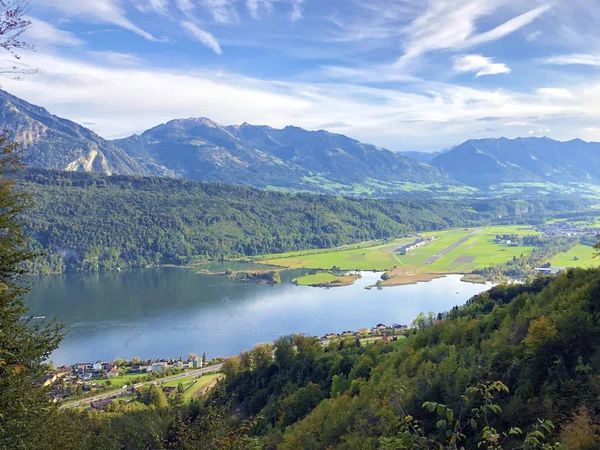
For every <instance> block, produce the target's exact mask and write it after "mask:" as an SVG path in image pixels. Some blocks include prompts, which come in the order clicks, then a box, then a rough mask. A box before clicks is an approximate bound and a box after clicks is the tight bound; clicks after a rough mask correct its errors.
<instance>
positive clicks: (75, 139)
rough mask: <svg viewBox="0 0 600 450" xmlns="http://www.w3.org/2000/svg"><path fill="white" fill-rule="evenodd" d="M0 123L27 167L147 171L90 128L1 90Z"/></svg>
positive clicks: (95, 170)
mask: <svg viewBox="0 0 600 450" xmlns="http://www.w3.org/2000/svg"><path fill="white" fill-rule="evenodd" d="M0 126H1V127H2V128H3V129H4V130H6V131H7V132H8V133H9V135H10V136H12V137H14V139H15V140H16V141H17V142H20V143H21V146H22V155H23V161H24V162H25V163H26V164H27V165H29V166H31V167H39V168H46V169H57V170H70V171H77V170H80V171H86V172H101V173H104V174H107V175H111V174H117V173H118V174H144V175H146V174H149V173H148V171H147V170H146V169H145V168H144V166H143V165H141V164H140V163H138V162H136V161H135V160H134V159H133V158H131V157H130V156H128V155H127V154H126V153H125V152H124V151H123V150H121V149H120V148H119V147H117V146H115V145H114V144H112V143H111V142H109V141H107V140H105V139H103V138H101V137H100V136H98V135H97V134H96V133H94V132H93V131H91V130H89V129H87V128H85V127H82V126H81V125H78V124H76V123H74V122H71V121H70V120H66V119H61V118H59V117H57V116H54V115H52V114H50V113H49V112H48V111H47V110H46V109H44V108H41V107H39V106H35V105H32V104H30V103H27V102H26V101H24V100H21V99H19V98H17V97H15V96H13V95H10V94H9V93H7V92H5V91H2V90H0Z"/></svg>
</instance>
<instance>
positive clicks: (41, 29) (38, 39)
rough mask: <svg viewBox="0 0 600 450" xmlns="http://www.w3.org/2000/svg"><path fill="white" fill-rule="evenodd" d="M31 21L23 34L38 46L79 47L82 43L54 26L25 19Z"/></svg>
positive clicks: (40, 21)
mask: <svg viewBox="0 0 600 450" xmlns="http://www.w3.org/2000/svg"><path fill="white" fill-rule="evenodd" d="M26 19H28V20H29V21H31V27H30V28H28V29H27V31H26V32H25V37H26V38H27V39H28V40H31V41H32V42H33V43H35V44H38V45H47V44H50V45H66V46H72V47H76V46H80V45H83V43H84V42H83V41H82V40H81V39H79V38H78V37H76V36H75V35H74V34H72V33H69V32H68V31H64V30H60V29H58V28H56V27H55V26H54V25H52V24H50V23H48V22H44V21H43V20H39V19H35V18H33V17H27V18H26Z"/></svg>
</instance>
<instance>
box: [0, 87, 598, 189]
mask: <svg viewBox="0 0 600 450" xmlns="http://www.w3.org/2000/svg"><path fill="white" fill-rule="evenodd" d="M0 123H1V125H2V127H3V128H5V129H6V130H8V131H9V132H10V133H11V134H12V135H13V136H14V137H15V139H16V140H17V141H18V142H20V143H21V144H22V147H23V149H24V151H23V159H24V162H25V163H26V164H28V165H29V166H31V167H36V168H46V169H54V170H68V171H87V172H100V173H104V174H107V175H112V174H126V175H142V176H163V177H180V178H187V179H191V180H196V181H208V182H222V183H230V184H241V185H247V186H252V187H257V188H263V189H277V190H286V191H312V192H321V193H327V194H335V195H356V196H379V197H391V196H397V195H407V194H411V195H414V193H415V192H419V193H421V194H423V195H430V196H435V195H438V196H444V195H446V196H447V195H459V194H465V195H468V194H472V193H476V192H478V191H480V190H483V191H485V190H490V189H493V188H494V186H496V185H501V184H506V183H519V184H523V183H553V184H555V185H568V184H573V183H588V184H600V164H598V163H599V162H600V143H593V142H592V143H588V142H585V141H582V140H579V139H576V140H572V141H568V142H559V141H554V140H552V139H549V138H518V139H512V140H510V139H506V138H500V139H480V140H469V141H467V142H464V143H463V144H460V145H457V146H455V147H452V148H450V149H446V150H443V151H440V152H433V153H421V152H404V153H398V152H392V151H390V150H387V149H384V148H380V147H377V146H375V145H371V144H364V143H361V142H359V141H357V140H354V139H351V138H349V137H346V136H343V135H340V134H334V133H330V132H327V131H323V130H320V131H308V130H304V129H302V128H298V127H294V126H288V127H285V128H283V129H275V128H271V127H268V126H256V125H250V124H248V123H244V124H242V125H232V126H223V125H220V124H218V123H216V122H214V121H212V120H210V119H207V118H190V119H177V120H171V121H169V122H167V123H165V124H161V125H158V126H156V127H154V128H151V129H149V130H147V131H145V132H144V133H142V134H140V135H133V136H131V137H128V138H124V139H117V140H113V141H110V140H106V139H103V138H102V137H100V136H98V135H97V134H96V133H94V132H93V131H91V130H89V129H87V128H85V127H83V126H81V125H78V124H76V123H74V122H72V121H70V120H67V119H62V118H59V117H57V116H55V115H52V114H51V113H50V112H48V111H47V110H46V109H44V108H42V107H39V106H35V105H32V104H30V103H28V102H26V101H24V100H21V99H19V98H17V97H15V96H13V95H11V94H9V93H7V92H5V91H2V90H0Z"/></svg>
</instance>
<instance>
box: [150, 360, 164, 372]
mask: <svg viewBox="0 0 600 450" xmlns="http://www.w3.org/2000/svg"><path fill="white" fill-rule="evenodd" d="M150 367H151V370H152V372H153V373H162V372H164V371H165V370H167V369H168V368H169V363H168V362H167V361H158V362H155V363H152V365H151V366H150Z"/></svg>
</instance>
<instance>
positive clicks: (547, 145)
mask: <svg viewBox="0 0 600 450" xmlns="http://www.w3.org/2000/svg"><path fill="white" fill-rule="evenodd" d="M431 164H432V165H433V166H435V167H437V168H439V169H441V170H444V171H445V172H447V173H448V174H449V175H451V176H452V177H453V178H455V179H456V180H457V181H459V182H461V183H465V184H468V185H470V186H476V187H487V186H490V185H494V184H499V183H523V182H551V183H556V184H566V183H594V184H599V183H600V143H597V142H585V141H582V140H580V139H575V140H572V141H568V142H560V141H555V140H552V139H549V138H517V139H506V138H500V139H479V140H469V141H467V142H465V143H463V144H461V145H458V146H456V147H454V148H453V149H452V150H450V151H448V152H446V153H442V154H440V155H438V156H436V157H435V158H434V159H433V160H432V161H431Z"/></svg>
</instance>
